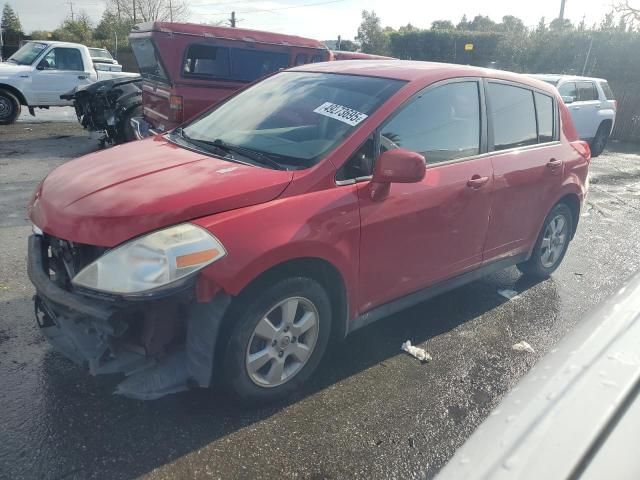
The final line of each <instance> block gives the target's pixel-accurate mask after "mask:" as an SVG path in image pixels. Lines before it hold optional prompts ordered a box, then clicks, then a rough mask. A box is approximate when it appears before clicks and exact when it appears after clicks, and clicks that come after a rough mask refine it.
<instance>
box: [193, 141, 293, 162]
mask: <svg viewBox="0 0 640 480" xmlns="http://www.w3.org/2000/svg"><path fill="white" fill-rule="evenodd" d="M202 141H204V140H202ZM207 143H211V145H213V146H215V147H218V148H220V149H222V150H225V151H226V152H229V153H233V152H235V153H239V154H240V155H242V156H244V157H247V158H248V159H250V160H254V161H256V162H258V163H261V164H263V165H268V166H270V167H272V168H275V169H276V170H286V167H284V166H283V165H281V164H279V163H278V162H276V161H275V160H272V159H271V158H269V157H268V156H267V155H265V154H264V153H261V152H257V151H255V150H251V149H250V148H246V147H241V146H240V145H233V144H231V143H227V142H225V141H224V140H221V139H219V138H217V139H216V140H214V141H213V142H208V141H207Z"/></svg>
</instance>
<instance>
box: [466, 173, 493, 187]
mask: <svg viewBox="0 0 640 480" xmlns="http://www.w3.org/2000/svg"><path fill="white" fill-rule="evenodd" d="M488 181H489V177H481V176H480V175H474V176H473V177H471V178H470V179H469V180H467V187H470V188H480V187H482V186H483V185H484V184H485V183H487V182H488Z"/></svg>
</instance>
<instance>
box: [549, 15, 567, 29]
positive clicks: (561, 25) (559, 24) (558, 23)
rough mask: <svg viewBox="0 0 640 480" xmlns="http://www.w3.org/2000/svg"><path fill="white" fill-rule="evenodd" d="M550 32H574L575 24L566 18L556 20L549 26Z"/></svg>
mask: <svg viewBox="0 0 640 480" xmlns="http://www.w3.org/2000/svg"><path fill="white" fill-rule="evenodd" d="M549 30H551V31H552V32H561V31H563V30H573V23H571V20H569V19H568V18H564V19H562V20H560V19H559V18H555V19H554V20H552V21H551V23H550V24H549Z"/></svg>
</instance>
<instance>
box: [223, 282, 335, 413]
mask: <svg viewBox="0 0 640 480" xmlns="http://www.w3.org/2000/svg"><path fill="white" fill-rule="evenodd" d="M231 321H232V322H235V324H234V326H233V327H232V330H231V334H230V336H229V341H228V344H227V348H226V350H225V355H224V362H223V369H224V378H225V384H226V385H227V387H228V389H229V390H230V391H231V393H233V394H234V395H235V396H236V397H238V398H239V399H240V400H242V401H244V402H246V403H258V402H271V401H276V400H280V399H282V398H284V397H286V396H288V395H290V394H291V393H293V392H295V391H297V390H299V389H300V386H301V385H302V384H303V383H304V382H305V381H306V380H307V379H308V378H309V377H310V376H311V374H312V373H313V372H314V370H315V369H316V367H317V366H318V364H319V363H320V360H321V359H322V356H323V354H324V352H325V350H326V347H327V343H328V341H329V335H330V331H331V303H330V301H329V296H328V295H327V293H326V291H325V289H324V288H323V287H322V286H321V285H320V284H319V283H317V282H316V281H315V280H312V279H310V278H304V277H295V278H287V279H283V280H281V281H279V282H277V283H274V284H273V285H271V286H270V287H268V288H266V289H264V290H262V291H261V292H260V293H259V294H257V296H256V297H255V298H253V299H251V300H250V301H249V303H248V305H246V306H245V307H244V308H242V312H241V313H240V314H239V315H238V316H237V317H236V318H232V319H231Z"/></svg>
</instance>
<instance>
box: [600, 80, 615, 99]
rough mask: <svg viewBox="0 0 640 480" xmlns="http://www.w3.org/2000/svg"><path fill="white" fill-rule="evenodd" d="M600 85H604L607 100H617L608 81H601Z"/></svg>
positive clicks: (603, 89)
mask: <svg viewBox="0 0 640 480" xmlns="http://www.w3.org/2000/svg"><path fill="white" fill-rule="evenodd" d="M600 87H602V91H603V92H604V96H605V97H607V100H615V96H614V95H613V90H611V87H610V86H609V84H608V83H607V82H600Z"/></svg>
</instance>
